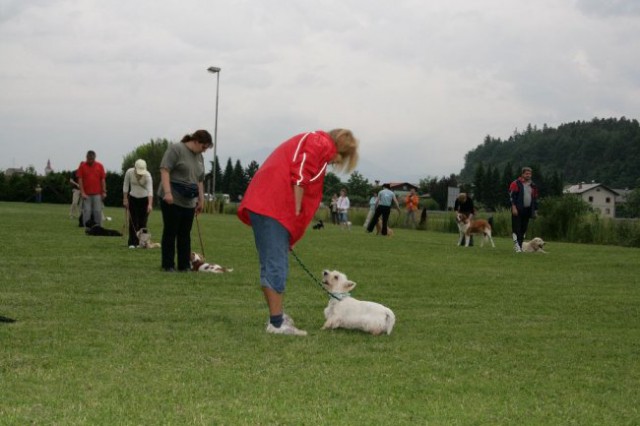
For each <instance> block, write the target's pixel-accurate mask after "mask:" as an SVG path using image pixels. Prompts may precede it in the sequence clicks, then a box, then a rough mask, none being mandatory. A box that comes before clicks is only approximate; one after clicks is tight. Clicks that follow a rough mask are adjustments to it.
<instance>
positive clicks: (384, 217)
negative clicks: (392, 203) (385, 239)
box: [380, 206, 391, 235]
mask: <svg viewBox="0 0 640 426" xmlns="http://www.w3.org/2000/svg"><path fill="white" fill-rule="evenodd" d="M380 208H381V209H382V231H381V234H382V235H387V225H388V224H389V215H390V214H391V207H387V206H380Z"/></svg>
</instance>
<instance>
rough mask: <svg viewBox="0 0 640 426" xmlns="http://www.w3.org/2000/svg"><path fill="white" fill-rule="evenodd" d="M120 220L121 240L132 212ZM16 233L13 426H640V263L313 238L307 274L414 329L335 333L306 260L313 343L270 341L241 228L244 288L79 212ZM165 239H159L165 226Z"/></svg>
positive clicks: (612, 256) (32, 217) (10, 378)
mask: <svg viewBox="0 0 640 426" xmlns="http://www.w3.org/2000/svg"><path fill="white" fill-rule="evenodd" d="M107 214H108V215H109V216H111V217H113V221H111V222H106V223H105V226H106V227H109V228H111V229H118V230H120V229H121V226H122V221H123V216H124V215H123V212H122V210H121V209H115V208H109V209H107ZM0 218H2V223H1V226H0V271H1V275H0V315H3V316H6V317H11V318H15V319H16V320H17V322H15V323H11V324H9V323H0V389H1V397H0V424H2V425H25V424H60V425H67V424H76V425H79V424H92V425H114V424H136V425H138V424H139V425H157V424H171V425H179V424H184V425H192V424H202V425H214V424H215V425H239V424H247V425H254V424H261V425H270V424H291V425H298V424H306V425H312V424H344V425H401V424H407V425H413V424H435V425H438V424H447V425H448V424H461V425H464V424H474V425H480V424H483V425H484V424H487V425H496V424H536V425H540V424H544V425H547V424H562V425H564V424H576V425H590V424H601V425H610V424H638V423H640V412H639V410H638V401H640V278H639V277H640V250H638V249H629V248H619V247H611V246H595V245H577V244H563V243H554V242H553V241H551V242H548V246H547V247H545V249H548V251H549V254H547V255H544V254H516V253H514V252H513V251H512V248H511V246H512V244H511V242H510V241H509V240H507V239H500V238H497V239H496V245H497V247H496V248H495V249H492V248H491V247H490V245H489V246H485V247H484V248H480V247H479V244H478V243H479V240H476V247H471V248H461V247H457V246H456V245H455V242H456V238H457V236H456V235H454V234H445V233H434V232H424V231H408V230H402V229H398V230H396V233H395V236H394V237H393V238H382V237H376V236H374V235H370V234H365V233H364V232H363V231H362V229H360V228H354V229H353V230H352V231H351V232H348V231H342V230H340V229H338V228H336V227H334V226H332V225H328V226H327V227H326V229H324V230H321V231H315V230H311V229H309V231H308V232H307V234H306V236H305V237H304V239H303V240H302V241H301V242H300V243H299V244H298V245H297V247H296V253H297V255H298V256H299V257H300V258H301V259H302V261H303V262H304V263H305V265H306V267H308V268H309V269H310V270H311V271H313V272H314V273H315V274H316V275H317V276H319V275H320V273H321V271H322V270H323V269H325V268H328V269H338V270H341V271H343V272H345V273H346V274H347V275H348V276H349V278H351V279H352V280H354V281H356V282H357V283H358V286H357V288H356V289H355V291H354V293H353V294H354V296H355V297H358V298H360V299H366V300H373V301H377V302H380V303H383V304H385V305H387V306H389V307H390V308H391V309H393V310H394V312H395V314H396V317H397V322H396V327H395V329H394V330H393V333H392V334H391V335H390V336H380V337H373V336H370V335H366V334H363V333H359V332H353V331H344V330H337V331H323V330H320V327H321V326H322V323H323V320H324V318H323V309H324V307H325V306H326V303H327V296H326V295H325V294H324V292H323V291H322V290H321V289H320V287H319V286H318V284H317V283H316V282H314V281H313V280H312V279H311V278H310V277H309V276H307V275H306V273H305V272H304V270H303V269H302V268H301V267H300V266H299V265H298V264H297V263H296V261H295V260H294V259H293V257H291V258H290V266H291V268H290V270H291V275H290V280H289V284H288V290H287V296H286V310H287V312H288V313H289V314H290V315H291V316H292V317H293V318H294V319H295V320H296V325H298V326H299V327H300V328H304V329H306V330H308V331H309V336H307V337H305V338H299V337H290V336H274V335H267V334H266V333H265V331H264V328H265V325H266V320H267V311H266V307H265V304H264V301H263V299H262V295H261V292H260V289H259V276H258V263H257V255H256V252H255V248H254V245H253V237H252V233H251V230H250V228H248V227H246V226H245V225H243V224H241V223H240V222H239V221H238V220H237V219H236V218H235V216H231V215H203V216H201V217H200V227H201V230H202V239H203V242H204V251H205V254H206V257H207V259H208V260H209V261H215V262H216V263H220V264H222V265H224V266H228V267H233V268H234V271H233V272H232V273H230V274H227V275H213V274H196V273H189V274H178V273H173V274H171V273H164V272H161V271H160V252H159V250H129V249H127V248H126V240H125V239H124V238H118V237H89V236H85V235H84V232H83V230H82V229H81V228H78V227H77V221H74V220H71V219H69V217H68V206H60V205H46V204H43V205H34V204H21V203H0ZM150 228H151V232H152V234H153V236H154V240H156V241H158V240H159V239H160V235H161V232H162V224H161V217H160V212H159V211H154V213H153V214H152V216H151V220H150ZM542 237H544V235H543V236H542ZM192 245H193V247H194V248H195V249H196V250H197V251H201V249H200V243H199V238H198V234H197V231H196V227H195V223H194V232H193V235H192Z"/></svg>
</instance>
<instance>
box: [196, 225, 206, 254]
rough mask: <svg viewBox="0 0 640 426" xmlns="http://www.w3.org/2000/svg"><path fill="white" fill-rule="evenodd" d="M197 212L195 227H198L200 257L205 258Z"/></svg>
mask: <svg viewBox="0 0 640 426" xmlns="http://www.w3.org/2000/svg"><path fill="white" fill-rule="evenodd" d="M198 216H200V215H199V214H197V213H196V228H197V229H198V238H199V239H200V250H202V259H203V260H205V259H206V256H205V254H204V244H202V232H200V220H198Z"/></svg>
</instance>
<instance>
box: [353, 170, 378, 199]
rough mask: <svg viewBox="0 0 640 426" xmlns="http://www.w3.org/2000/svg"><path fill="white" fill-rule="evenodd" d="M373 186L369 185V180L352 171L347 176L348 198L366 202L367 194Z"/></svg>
mask: <svg viewBox="0 0 640 426" xmlns="http://www.w3.org/2000/svg"><path fill="white" fill-rule="evenodd" d="M372 189H373V186H372V185H371V184H370V183H369V180H368V179H366V178H365V177H364V176H362V175H361V174H360V173H359V172H358V171H354V172H353V173H351V176H349V180H348V181H347V191H348V193H349V198H351V197H358V198H360V199H364V200H368V199H369V194H371V190H372Z"/></svg>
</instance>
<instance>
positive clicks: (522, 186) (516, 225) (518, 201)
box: [509, 167, 538, 253]
mask: <svg viewBox="0 0 640 426" xmlns="http://www.w3.org/2000/svg"><path fill="white" fill-rule="evenodd" d="M532 175H533V173H532V171H531V168H530V167H523V168H522V173H521V174H520V177H519V178H518V179H516V180H514V181H513V182H511V185H509V197H510V198H511V232H512V234H511V235H512V238H513V249H514V250H515V251H516V253H520V252H521V251H522V242H523V241H524V237H525V234H526V233H527V228H528V226H529V219H531V218H535V217H536V215H537V209H538V205H537V204H538V201H537V200H538V188H537V186H536V184H535V183H533V181H532V180H531V177H532Z"/></svg>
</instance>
